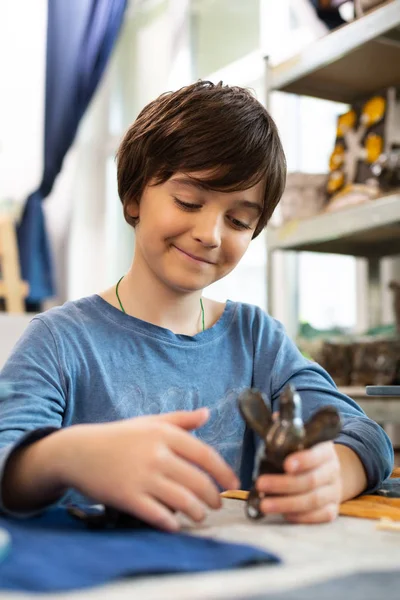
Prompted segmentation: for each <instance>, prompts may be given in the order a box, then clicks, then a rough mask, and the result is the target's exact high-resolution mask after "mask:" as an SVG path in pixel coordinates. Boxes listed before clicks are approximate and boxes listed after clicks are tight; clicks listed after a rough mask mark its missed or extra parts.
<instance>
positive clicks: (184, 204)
mask: <svg viewBox="0 0 400 600" xmlns="http://www.w3.org/2000/svg"><path fill="white" fill-rule="evenodd" d="M174 202H175V204H177V205H178V206H179V208H182V209H183V210H198V209H199V208H201V206H202V205H201V204H193V203H192V202H182V200H178V198H174Z"/></svg>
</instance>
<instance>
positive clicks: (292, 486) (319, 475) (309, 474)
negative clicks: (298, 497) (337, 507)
mask: <svg viewBox="0 0 400 600" xmlns="http://www.w3.org/2000/svg"><path fill="white" fill-rule="evenodd" d="M339 471H340V468H339V462H337V463H336V461H328V462H325V463H323V464H322V465H321V466H320V467H318V468H317V469H312V470H311V471H306V472H305V473H301V474H298V475H261V476H260V477H259V478H258V479H257V482H256V488H257V490H258V491H259V492H263V493H265V494H275V495H282V496H283V495H286V494H302V493H306V492H309V491H311V490H315V489H316V488H318V487H322V486H324V485H328V484H329V483H332V482H333V481H335V480H336V478H337V477H338V476H339Z"/></svg>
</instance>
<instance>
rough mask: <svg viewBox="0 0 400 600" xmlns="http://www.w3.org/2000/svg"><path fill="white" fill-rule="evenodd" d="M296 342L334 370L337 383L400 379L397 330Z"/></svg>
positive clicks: (371, 382) (375, 382)
mask: <svg viewBox="0 0 400 600" xmlns="http://www.w3.org/2000/svg"><path fill="white" fill-rule="evenodd" d="M399 298H400V285H399ZM296 343H297V345H298V347H299V348H300V349H301V350H302V351H304V350H306V351H307V353H308V354H309V355H310V356H311V357H312V359H313V360H315V361H316V362H317V363H319V364H320V365H321V366H322V367H323V368H324V369H325V370H326V371H327V372H328V373H329V374H330V376H331V377H332V379H333V380H334V381H335V383H336V385H337V386H340V387H347V386H362V387H364V386H366V385H391V384H396V383H397V382H400V336H398V335H396V332H394V331H393V330H392V332H390V333H388V334H382V333H381V332H380V331H378V334H377V335H368V336H367V335H365V336H357V337H355V336H349V337H346V336H343V335H340V336H338V337H337V338H336V339H335V338H328V339H313V340H307V339H304V338H298V339H297V340H296Z"/></svg>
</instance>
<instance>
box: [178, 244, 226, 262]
mask: <svg viewBox="0 0 400 600" xmlns="http://www.w3.org/2000/svg"><path fill="white" fill-rule="evenodd" d="M172 247H173V248H176V249H177V250H178V251H179V252H180V253H181V254H182V255H183V256H184V257H186V258H188V259H189V260H192V261H194V262H197V263H200V264H206V265H213V264H215V263H214V261H211V260H209V259H206V258H203V257H201V256H195V255H194V254H191V253H190V252H188V251H187V250H183V249H182V248H178V246H176V245H174V244H172Z"/></svg>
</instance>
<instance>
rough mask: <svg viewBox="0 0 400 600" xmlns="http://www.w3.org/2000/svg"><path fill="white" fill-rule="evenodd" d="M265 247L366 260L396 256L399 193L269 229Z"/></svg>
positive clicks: (398, 247) (399, 245) (399, 230)
mask: <svg viewBox="0 0 400 600" xmlns="http://www.w3.org/2000/svg"><path fill="white" fill-rule="evenodd" d="M267 245H268V250H269V251H272V250H295V251H306V252H328V253H332V254H347V255H352V256H359V257H366V258H368V257H383V256H394V255H397V254H400V193H396V194H391V195H389V196H384V197H382V198H379V199H377V200H372V201H369V202H366V203H364V204H360V205H359V206H355V207H352V208H347V209H343V210H341V211H337V212H334V213H321V214H319V215H317V216H315V217H312V218H310V219H305V220H295V221H290V222H289V223H286V224H285V225H283V226H282V227H278V228H275V229H274V228H272V227H271V228H269V229H268V237H267Z"/></svg>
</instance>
